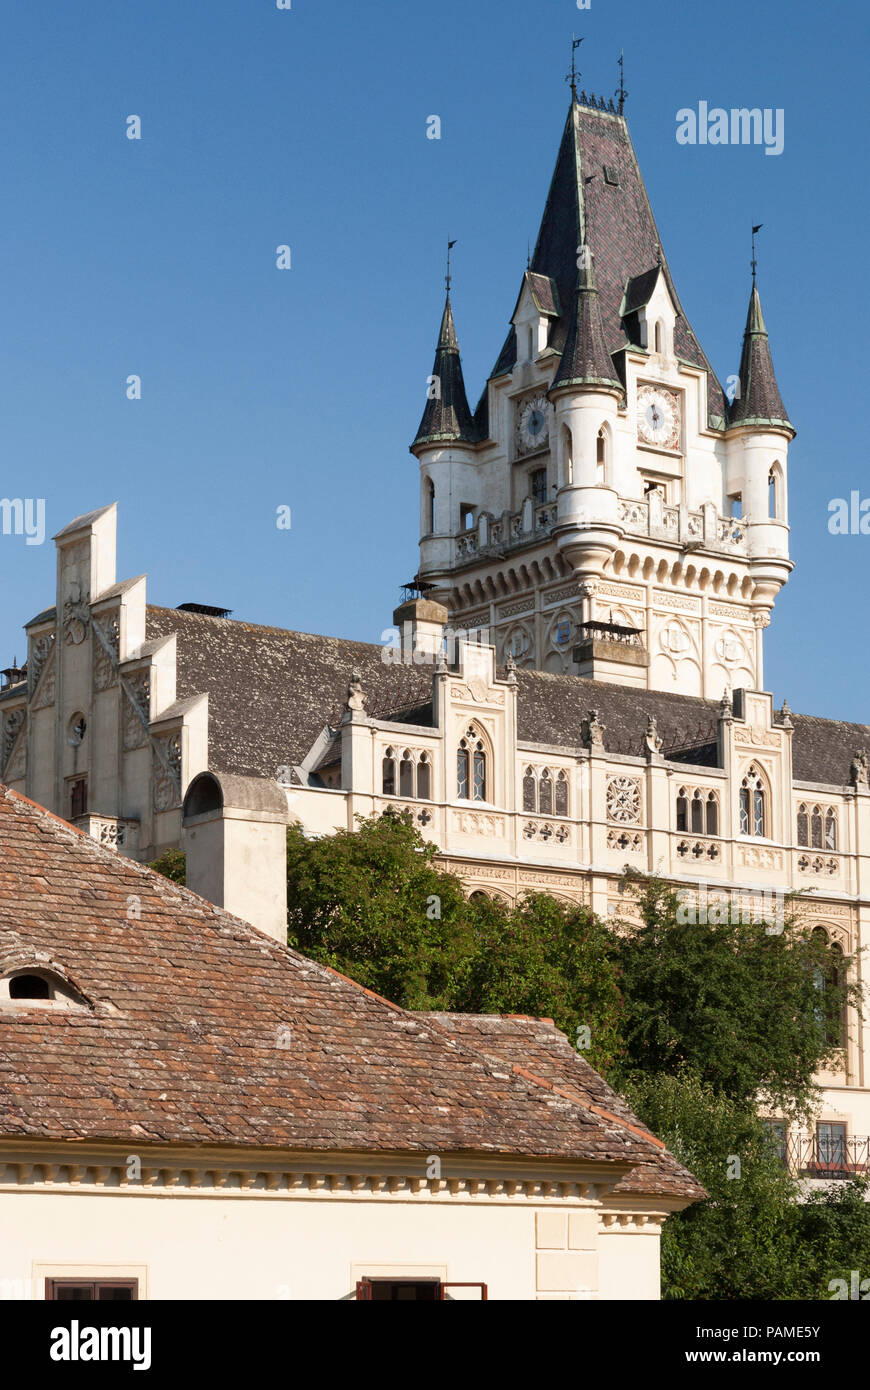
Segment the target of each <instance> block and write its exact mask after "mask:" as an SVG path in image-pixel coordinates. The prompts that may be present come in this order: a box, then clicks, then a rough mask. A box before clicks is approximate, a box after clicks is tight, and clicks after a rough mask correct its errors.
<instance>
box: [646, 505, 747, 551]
mask: <svg viewBox="0 0 870 1390" xmlns="http://www.w3.org/2000/svg"><path fill="white" fill-rule="evenodd" d="M619 520H620V522H621V523H622V525H623V526H624V528H625V530H626V531H627V532H628V533H629V534H630V535H632V536H647V537H649V539H650V540H668V541H676V542H677V543H678V544H680V545H683V546H691V547H693V548H694V547H698V548H700V547H702V546H703V548H704V549H705V550H724V551H732V552H733V551H735V550H736V551H739V552H740V553H742V554H745V552H746V526H745V522H744V521H742V520H741V519H740V518H739V517H733V516H729V517H723V516H720V515H719V513H718V511H717V509H716V508H715V507H714V506H713V505H712V503H710V504H708V505H707V506H706V507H702V508H701V510H700V511H698V512H690V511H687V510H686V509H684V508H682V507H665V506H664V505H663V504H662V503H661V501H660V499H657V498H656V499H653V500H651V501H642V502H640V501H639V502H629V501H622V502H620V504H619Z"/></svg>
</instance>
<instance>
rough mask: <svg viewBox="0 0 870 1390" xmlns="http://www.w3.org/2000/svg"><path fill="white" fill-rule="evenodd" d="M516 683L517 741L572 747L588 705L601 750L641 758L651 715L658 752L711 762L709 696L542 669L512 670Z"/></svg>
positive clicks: (714, 714) (713, 706) (713, 710)
mask: <svg viewBox="0 0 870 1390" xmlns="http://www.w3.org/2000/svg"><path fill="white" fill-rule="evenodd" d="M517 686H518V690H517V695H518V700H517V706H518V708H517V735H518V737H519V738H520V739H522V740H523V742H527V743H549V744H553V745H554V746H556V747H569V748H570V747H575V748H576V747H578V746H579V745H580V740H581V728H582V724H583V720H584V719H586V717H587V715H588V714H589V711H590V709H597V710H598V714H599V718H600V719H601V722H602V724H603V725H604V747H605V749H606V750H607V752H609V753H622V754H627V755H634V756H636V757H641V756H643V753H644V749H645V743H644V735H645V734H646V727H647V717H648V716H649V715H652V716H653V717H654V718H655V720H656V722H657V725H658V731H659V733H660V734H661V736H662V738H663V740H664V743H663V746H662V754H663V756H665V757H670V758H671V759H672V760H673V761H674V762H703V763H706V764H708V765H709V766H712V767H715V765H716V747H717V745H716V739H717V718H718V714H719V705H718V703H717V702H716V701H715V700H701V699H699V698H698V697H697V696H694V695H677V694H671V693H670V692H668V691H664V690H637V689H635V688H634V687H632V686H627V685H611V684H610V683H609V682H608V681H593V680H587V679H586V678H585V677H582V676H558V675H553V674H551V673H550V672H547V671H517Z"/></svg>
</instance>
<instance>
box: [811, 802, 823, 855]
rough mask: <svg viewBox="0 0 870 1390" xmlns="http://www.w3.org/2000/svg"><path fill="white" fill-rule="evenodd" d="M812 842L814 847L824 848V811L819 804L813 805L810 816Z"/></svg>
mask: <svg viewBox="0 0 870 1390" xmlns="http://www.w3.org/2000/svg"><path fill="white" fill-rule="evenodd" d="M810 844H811V846H812V848H813V849H821V848H822V812H821V808H820V807H819V806H814V807H813V814H812V816H811V817H810Z"/></svg>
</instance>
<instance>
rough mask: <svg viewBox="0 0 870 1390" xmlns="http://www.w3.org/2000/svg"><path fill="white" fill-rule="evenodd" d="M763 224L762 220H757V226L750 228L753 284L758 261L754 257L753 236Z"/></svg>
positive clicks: (754, 236)
mask: <svg viewBox="0 0 870 1390" xmlns="http://www.w3.org/2000/svg"><path fill="white" fill-rule="evenodd" d="M763 226H764V223H763V222H759V224H758V226H757V227H753V228H752V283H753V285H754V284H755V272H756V270H757V269H758V261H757V260H756V259H755V238H756V236H757V235H758V233H759V232H760V231H761V229H762V227H763Z"/></svg>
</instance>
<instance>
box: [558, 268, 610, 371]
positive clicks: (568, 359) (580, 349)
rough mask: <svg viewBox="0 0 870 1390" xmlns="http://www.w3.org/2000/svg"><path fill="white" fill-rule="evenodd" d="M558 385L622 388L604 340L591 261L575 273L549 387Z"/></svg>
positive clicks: (599, 304) (598, 299) (599, 305)
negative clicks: (565, 331) (562, 342)
mask: <svg viewBox="0 0 870 1390" xmlns="http://www.w3.org/2000/svg"><path fill="white" fill-rule="evenodd" d="M561 386H576V387H584V386H587V387H599V388H604V389H605V390H607V389H615V390H618V391H621V390H622V387H621V385H620V382H619V380H618V378H617V375H616V372H615V371H614V367H613V361H612V359H611V356H610V353H609V352H608V351H607V346H606V344H605V341H604V324H603V323H602V320H601V302H600V298H599V294H598V290H597V289H596V288H595V275H594V271H593V268H592V265H591V263H588V264H586V265H585V266H583V267H581V269H580V270H579V271H578V273H577V290H576V292H575V295H574V307H573V309H572V312H571V319H570V323H569V327H568V336H567V338H566V340H565V347H564V350H563V352H562V357H561V360H560V362H559V370H558V371H557V372H556V376H555V379H554V381H553V386H552V389H553V390H555V389H556V388H557V387H561Z"/></svg>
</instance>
